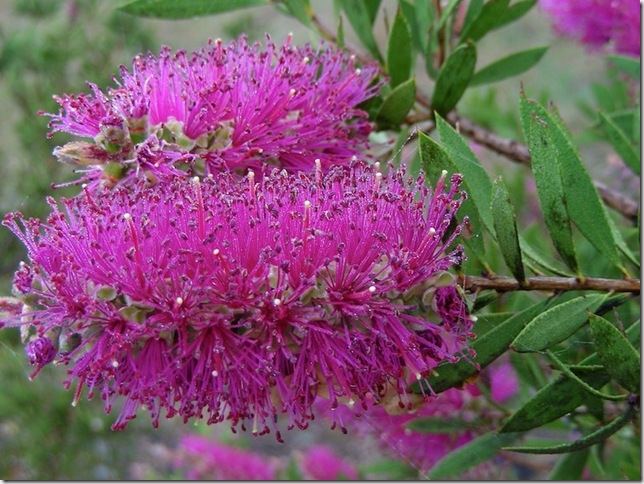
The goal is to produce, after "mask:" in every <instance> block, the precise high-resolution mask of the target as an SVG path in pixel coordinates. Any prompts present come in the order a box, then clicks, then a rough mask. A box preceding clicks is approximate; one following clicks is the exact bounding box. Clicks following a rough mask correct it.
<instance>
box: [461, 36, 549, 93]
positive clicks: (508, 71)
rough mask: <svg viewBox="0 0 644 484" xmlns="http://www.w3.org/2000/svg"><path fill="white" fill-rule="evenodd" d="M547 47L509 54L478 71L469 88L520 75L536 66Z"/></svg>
mask: <svg viewBox="0 0 644 484" xmlns="http://www.w3.org/2000/svg"><path fill="white" fill-rule="evenodd" d="M547 50H548V47H547V46H545V47H534V48H532V49H527V50H524V51H521V52H516V53H514V54H510V55H508V56H506V57H503V58H502V59H499V60H497V61H495V62H493V63H492V64H489V65H487V66H485V67H483V68H482V69H481V70H479V71H478V72H477V73H476V74H474V76H472V80H471V81H470V86H478V85H481V84H488V83H490V82H497V81H501V80H503V79H507V78H508V77H512V76H516V75H518V74H521V73H523V72H525V71H527V70H528V69H530V68H531V67H532V66H534V65H535V64H537V62H539V61H540V60H541V58H542V57H543V55H544V54H545V53H546V51H547Z"/></svg>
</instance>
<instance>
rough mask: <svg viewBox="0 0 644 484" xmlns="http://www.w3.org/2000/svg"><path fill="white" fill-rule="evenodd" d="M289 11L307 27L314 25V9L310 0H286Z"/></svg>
mask: <svg viewBox="0 0 644 484" xmlns="http://www.w3.org/2000/svg"><path fill="white" fill-rule="evenodd" d="M284 4H285V5H286V8H287V9H288V11H289V13H290V14H291V15H292V16H293V17H295V18H296V19H298V20H299V21H300V22H302V23H303V24H304V25H306V26H307V27H312V26H313V22H312V21H311V18H312V17H313V10H312V9H311V4H310V3H309V0H284Z"/></svg>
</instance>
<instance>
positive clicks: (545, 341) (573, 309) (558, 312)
mask: <svg viewBox="0 0 644 484" xmlns="http://www.w3.org/2000/svg"><path fill="white" fill-rule="evenodd" d="M605 299H606V295H605V294H592V295H589V296H579V297H576V298H575V299H572V300H570V301H566V302H565V303H562V304H558V305H557V306H554V307H552V308H550V309H549V310H547V311H546V312H544V313H542V314H540V315H538V316H537V317H536V318H534V320H532V321H531V322H530V323H529V324H528V325H527V326H526V327H525V328H524V329H523V331H521V332H520V333H519V335H518V336H517V337H516V338H515V339H514V341H513V342H512V345H511V346H512V349H514V350H515V351H518V352H520V353H531V352H537V351H543V350H545V349H546V348H550V347H551V346H553V345H555V344H557V343H560V342H562V341H563V340H565V339H567V338H568V337H570V336H571V335H572V334H573V333H575V332H576V331H577V330H578V329H579V328H581V327H582V326H583V325H584V323H585V322H586V321H588V313H587V310H590V311H595V310H596V309H597V308H598V307H599V305H600V304H601V303H602V302H604V300H605Z"/></svg>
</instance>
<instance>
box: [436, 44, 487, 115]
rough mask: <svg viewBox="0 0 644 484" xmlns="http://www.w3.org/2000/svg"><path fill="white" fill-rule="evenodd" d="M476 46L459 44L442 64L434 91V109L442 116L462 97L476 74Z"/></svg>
mask: <svg viewBox="0 0 644 484" xmlns="http://www.w3.org/2000/svg"><path fill="white" fill-rule="evenodd" d="M475 65H476V46H475V45H474V44H473V43H471V42H467V43H464V44H461V45H459V46H458V47H457V48H456V49H454V51H453V52H452V53H451V54H450V56H449V57H448V58H447V59H446V60H445V62H444V63H443V65H442V66H441V69H440V72H439V73H438V78H437V79H436V85H435V86H434V92H433V93H432V100H431V105H432V109H433V110H434V111H436V112H437V113H438V114H440V115H441V116H443V115H445V114H447V113H448V112H449V111H450V110H451V109H452V108H453V107H454V106H456V103H458V101H459V100H460V99H461V96H463V93H464V92H465V89H467V86H468V84H469V82H470V79H471V78H472V75H473V74H474V66H475Z"/></svg>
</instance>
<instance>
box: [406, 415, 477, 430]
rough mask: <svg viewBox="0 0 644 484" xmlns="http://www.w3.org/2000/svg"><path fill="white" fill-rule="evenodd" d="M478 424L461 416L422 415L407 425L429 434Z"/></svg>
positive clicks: (470, 427)
mask: <svg viewBox="0 0 644 484" xmlns="http://www.w3.org/2000/svg"><path fill="white" fill-rule="evenodd" d="M478 425H479V424H477V423H474V422H466V421H465V420H463V419H461V418H442V417H422V418H417V419H414V420H411V421H410V422H408V423H407V425H405V427H407V428H408V429H410V430H416V431H417V432H425V433H428V434H448V433H451V432H462V431H463V430H466V429H472V428H476V427H477V426H478Z"/></svg>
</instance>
